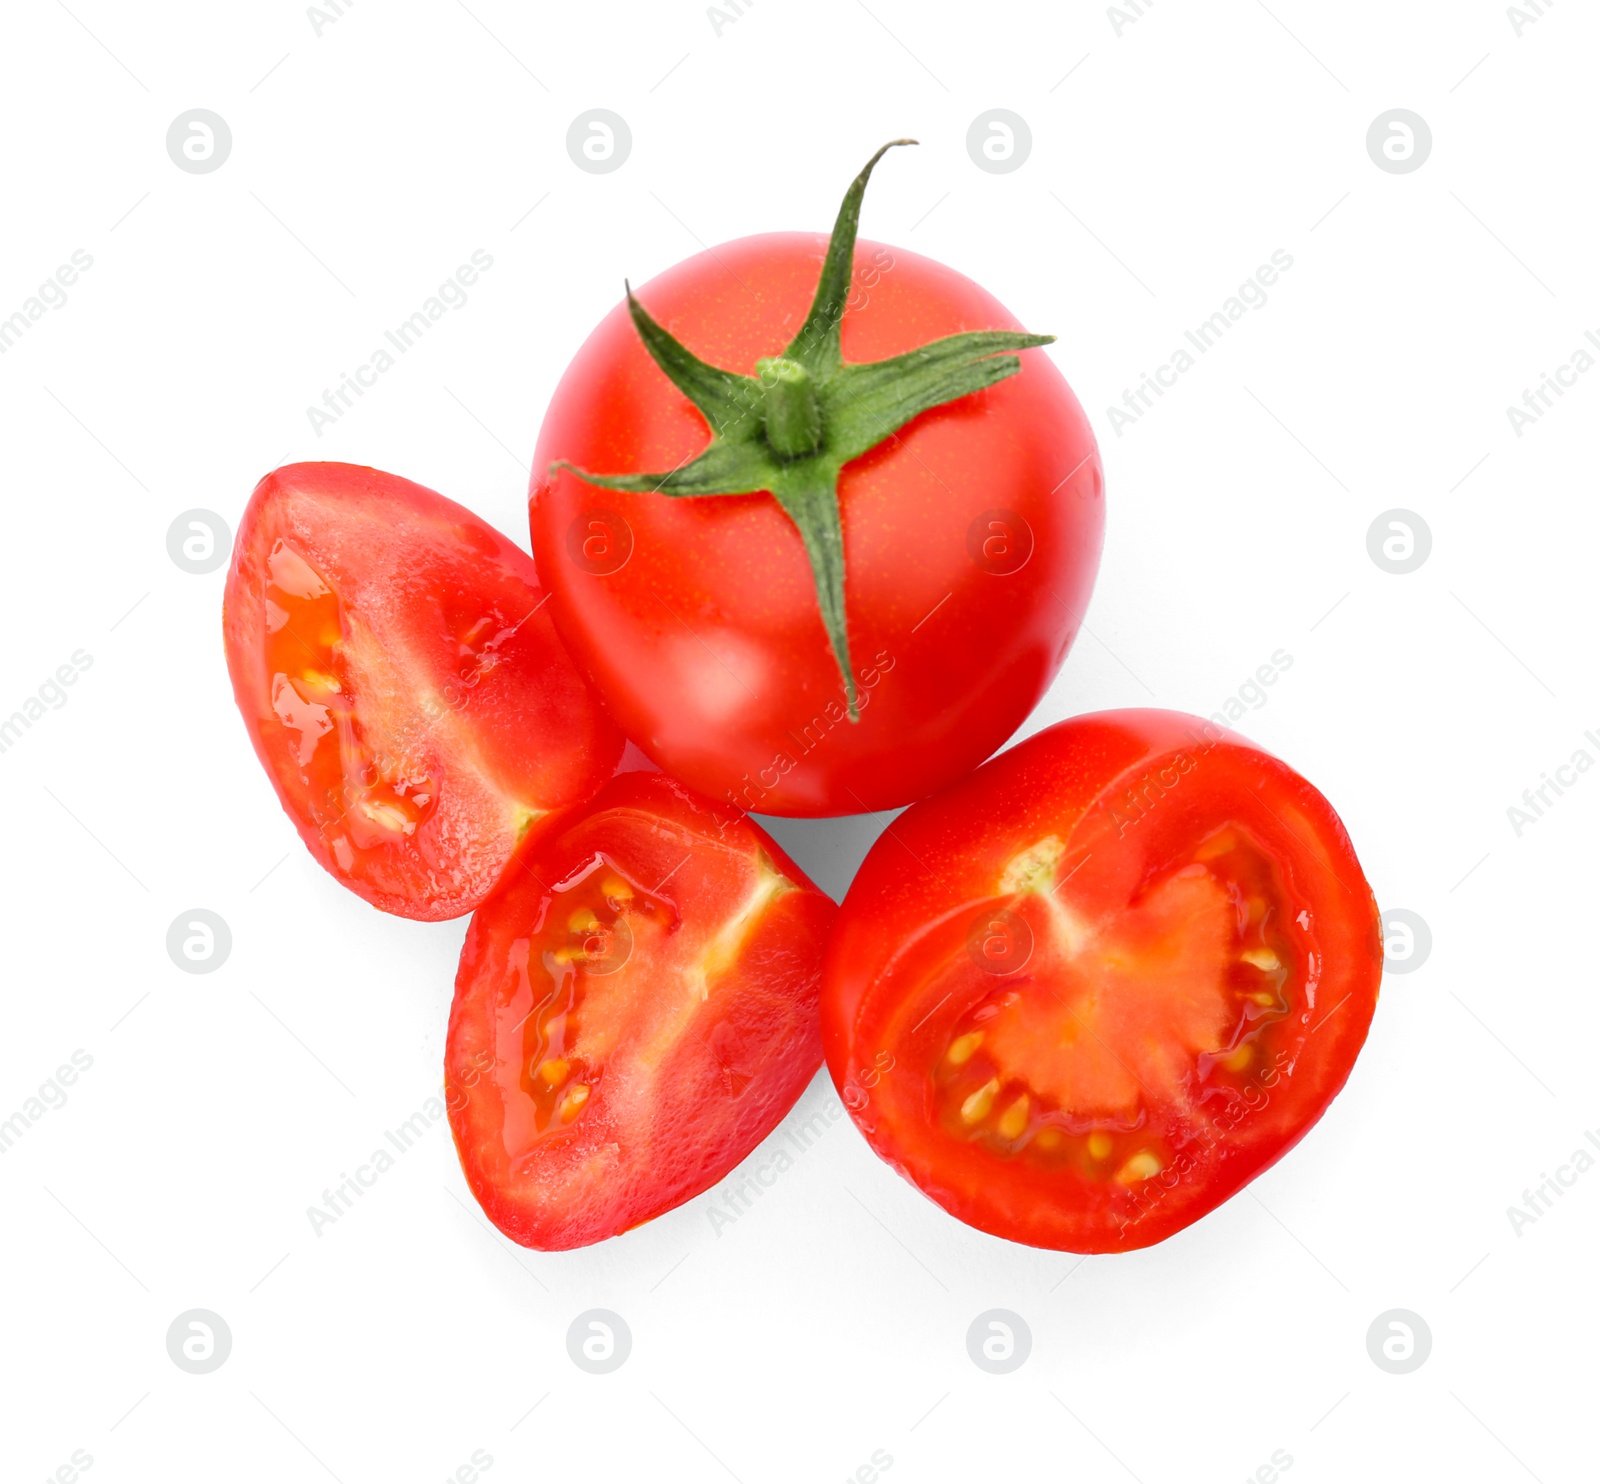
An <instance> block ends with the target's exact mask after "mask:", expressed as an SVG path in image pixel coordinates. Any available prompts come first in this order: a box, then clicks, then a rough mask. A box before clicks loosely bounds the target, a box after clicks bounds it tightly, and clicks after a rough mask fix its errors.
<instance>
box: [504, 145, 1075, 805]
mask: <svg viewBox="0 0 1600 1484" xmlns="http://www.w3.org/2000/svg"><path fill="white" fill-rule="evenodd" d="M881 153H882V152H881V151H880V154H881ZM875 158H876V157H875ZM870 170H871V165H869V166H868V167H867V171H863V172H862V175H861V176H860V177H859V178H858V179H857V181H856V182H855V184H854V185H853V186H852V187H851V193H850V194H849V195H847V197H846V199H845V204H844V208H843V209H842V210H841V213H840V220H839V224H838V225H837V226H836V228H835V231H834V234H833V237H832V238H831V239H829V238H825V237H822V236H819V235H815V234H810V233H778V234H772V235H767V236H759V237H748V238H744V239H741V240H739V241H737V242H732V243H729V244H727V245H725V246H722V247H718V248H716V249H714V250H712V251H708V252H705V253H701V254H699V255H698V256H696V257H693V258H690V259H688V260H687V261H685V262H683V263H680V264H679V265H678V266H677V267H675V268H673V269H671V270H669V271H668V272H666V273H664V274H662V275H661V276H660V277H659V278H656V279H653V280H652V281H651V282H649V283H648V284H646V285H644V287H643V288H641V289H640V290H639V292H638V295H637V297H636V298H634V297H633V296H632V295H630V299H629V302H628V303H626V304H621V305H618V306H617V307H616V309H614V310H613V311H612V312H611V313H610V314H609V315H608V316H607V317H606V318H605V319H604V320H603V321H602V322H601V323H600V325H599V327H598V328H597V329H596V330H595V331H594V333H593V334H592V335H591V336H590V337H589V339H588V340H587V342H585V344H584V346H583V348H582V349H581V350H580V351H579V352H578V355H577V357H576V358H575V359H574V361H573V363H572V365H571V367H570V368H569V369H568V371H567V373H566V375H565V377H564V378H563V380H562V382H561V384H560V386H559V388H558V389H557V391H556V394H555V398H554V400H553V401H552V403H551V405H550V410H549V412H548V414H547V415H546V418H545V421H544V426H543V429H542V431H541V433H540V437H539V445H538V449H537V452H536V454H535V458H534V475H533V480H532V487H531V492H530V519H531V526H532V532H533V547H534V555H535V559H536V561H537V563H538V567H539V574H540V579H541V581H542V583H543V585H544V586H545V587H547V588H548V589H549V591H550V593H551V605H550V606H551V608H552V610H553V612H554V614H555V619H556V624H557V626H558V628H559V629H560V631H561V633H562V636H563V637H564V638H565V639H566V641H567V644H568V647H569V648H570V649H571V650H572V651H573V653H574V655H575V657H576V658H577V659H578V661H579V663H580V665H582V667H583V668H584V669H585V671H586V672H587V674H588V675H589V677H590V678H591V679H592V680H593V681H594V683H595V684H596V686H597V687H598V688H599V690H600V691H601V693H602V695H603V696H604V697H605V699H606V701H607V704H608V705H609V707H610V709H611V711H612V712H613V714H614V715H615V716H616V718H617V719H618V721H619V722H620V723H621V725H622V728H623V730H624V731H625V732H626V733H627V735H628V736H629V737H630V738H631V739H632V740H633V741H634V742H635V743H636V744H637V745H638V746H639V747H640V748H642V749H643V750H644V751H645V752H646V753H648V754H649V756H650V757H651V758H652V759H654V761H655V762H656V763H657V764H659V765H660V766H662V767H664V768H666V769H667V770H668V771H669V772H671V773H673V774H675V775H676V776H678V777H680V778H682V779H684V780H685V781H686V782H688V783H690V784H692V785H694V786H695V787H696V788H698V789H700V790H702V791H704V792H706V793H708V794H710V795H711V796H712V797H713V798H716V799H719V800H724V801H727V802H730V803H732V804H734V805H736V806H737V807H740V808H744V809H752V810H757V811H760V812H764V813H772V814H794V815H829V814H850V813H857V812H862V811H867V810H878V809H887V808H891V807H894V806H897V805H900V804H904V803H907V802H908V801H910V800H912V799H916V798H920V797H922V796H923V795H925V794H927V793H929V792H931V791H933V790H934V789H937V788H939V787H941V786H943V785H944V784H947V783H949V782H951V781H953V780H954V779H956V778H958V777H960V776H962V775H963V774H965V773H967V772H969V771H970V770H971V769H972V768H973V767H975V766H976V765H977V764H978V763H980V762H982V761H983V759H984V758H986V757H987V756H988V755H989V754H990V753H992V752H993V751H994V750H995V749H996V748H997V747H998V746H1000V745H1001V744H1002V743H1003V742H1004V741H1005V739H1006V738H1007V737H1008V736H1010V735H1011V733H1012V732H1013V731H1014V730H1015V729H1016V727H1017V726H1018V725H1020V723H1021V722H1022V721H1023V720H1024V719H1025V718H1026V717H1027V715H1028V713H1029V712H1030V711H1031V710H1032V709H1033V707H1034V705H1035V703H1036V702H1037V701H1038V699H1039V697H1040V696H1041V695H1042V694H1043V693H1044V691H1045V689H1046V688H1047V687H1048V685H1049V684H1050V681H1051V679H1052V678H1053V677H1054V675H1055V673H1056V671H1057V669H1058V668H1059V667H1060V665H1061V662H1062V660H1063V658H1064V657H1065V655H1066V653H1067V649H1068V647H1069V646H1070V644H1071V643H1072V640H1073V638H1074V637H1075V636H1076V634H1077V631H1078V627H1079V622H1080V617H1081V615H1082V613H1083V611H1084V607H1085V605H1086V604H1087V602H1088V599H1089V591H1090V587H1091V585H1092V583H1093V579H1094V573H1095V568H1096V566H1097V564H1098V560H1099V554H1100V545H1101V534H1102V527H1103V519H1104V501H1103V497H1102V476H1101V469H1100V459H1099V454H1098V451H1097V449H1096V446H1095V441H1094V436H1093V434H1092V433H1091V432H1090V429H1089V424H1088V422H1087V420H1086V419H1085V417H1084V414H1083V411H1082V409H1081V408H1080V407H1079V405H1078V402H1077V400H1076V398H1075V397H1074V396H1073V394H1072V391H1071V389H1070V388H1069V387H1068V386H1067V384H1066V382H1065V380H1064V379H1063V378H1062V376H1061V374H1060V373H1059V372H1058V371H1057V370H1056V368H1055V367H1054V366H1053V365H1052V364H1051V363H1050V361H1049V360H1048V359H1046V357H1045V355H1044V353H1043V352H1042V351H1041V350H1039V349H1037V348H1035V347H1037V346H1038V345H1040V344H1042V343H1043V342H1044V341H1045V340H1046V339H1048V338H1049V337H1046V336H1035V335H1027V334H1024V333H1021V332H1020V330H1019V328H1018V326H1017V323H1016V321H1015V320H1014V319H1013V318H1012V317H1011V315H1010V314H1008V313H1007V312H1006V310H1005V309H1004V308H1003V307H1002V306H1001V305H1000V304H999V303H998V302H996V300H995V299H993V298H992V297H991V296H990V295H989V294H987V293H986V292H985V291H984V290H983V289H981V288H979V287H978V286H977V285H976V284H975V283H973V282H971V280H969V279H967V278H964V277H963V276H962V275H961V274H959V273H956V272H955V271H954V270H952V269H950V268H946V267H943V266H942V265H941V264H939V263H936V262H933V261H931V260H929V259H927V258H923V257H919V256H917V255H916V254H915V253H910V252H906V251H905V250H904V249H902V248H890V247H885V246H881V245H879V244H877V243H871V242H862V243H859V244H857V243H856V241H855V222H856V214H857V213H858V211H859V207H860V199H861V192H862V190H863V189H864V187H865V184H866V178H867V173H868V171H870ZM852 264H853V271H852ZM808 306H809V313H808ZM841 314H842V324H841V322H840V315H841ZM974 332H980V333H974ZM981 332H991V333H988V334H984V333H981ZM938 337H959V338H958V339H954V340H952V339H943V340H941V339H939V338H938ZM929 342H933V343H932V344H929ZM1015 351H1020V358H1019V357H1018V356H1016V355H1013V354H1002V352H1015ZM780 352H781V354H780ZM841 355H842V357H843V364H842V365H841V362H840V357H841ZM890 358H895V359H890ZM1019 359H1020V364H1019ZM863 363H875V364H873V365H871V366H867V365H864V364H863ZM664 368H666V369H664ZM669 372H670V374H669ZM919 408H920V409H922V410H920V411H918V409H919ZM908 413H909V414H910V416H909V417H907V415H906V414H908ZM708 434H709V435H714V436H711V440H710V442H709V443H708ZM558 460H559V461H561V464H562V465H563V467H559V468H556V469H552V468H551V465H552V463H553V462H554V461H558ZM568 464H570V465H575V466H579V467H581V468H582V469H583V470H585V471H589V475H590V476H592V477H586V476H585V475H580V474H579V473H578V472H577V470H576V469H574V468H571V467H565V465H568ZM648 471H657V472H654V473H651V472H648ZM661 471H665V472H661ZM601 476H610V477H607V478H605V479H603V480H602V479H601ZM739 491H744V493H739ZM852 710H854V711H855V712H857V713H858V715H859V719H858V720H856V719H852Z"/></svg>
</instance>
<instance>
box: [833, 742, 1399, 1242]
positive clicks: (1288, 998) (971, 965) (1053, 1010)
mask: <svg viewBox="0 0 1600 1484" xmlns="http://www.w3.org/2000/svg"><path fill="white" fill-rule="evenodd" d="M1381 974H1382V945H1381V941H1380V935H1379V928H1378V911H1377V906H1376V904H1375V903H1374V901H1373V897H1372V891H1371V888H1370V887H1368V885H1367V882H1366V880H1365V878H1364V877H1363V875H1362V873H1361V867H1360V865H1359V864H1358V863H1357V861H1356V856H1355V851H1354V849H1353V848H1352V847H1351V844H1350V840H1349V837H1348V836H1347V835H1346V834H1345V831H1344V827H1343V826H1342V825H1341V824H1340V822H1339V819H1338V817H1337V815H1335V814H1334V812H1333V809H1332V807H1331V806H1330V805H1329V804H1328V802H1327V800H1326V799H1324V798H1323V797H1322V795H1321V794H1319V793H1318V792H1317V791H1316V789H1314V788H1313V787H1312V786H1311V785H1310V784H1309V783H1307V782H1306V780H1305V779H1304V778H1301V777H1300V776H1299V775H1298V774H1297V773H1295V772H1294V771H1293V770H1292V769H1290V768H1288V767H1286V766H1285V765H1284V764H1283V763H1281V762H1279V761H1278V760H1277V759H1276V758H1274V757H1271V756H1269V755H1268V754H1266V753H1264V752H1262V751H1260V750H1259V749H1258V748H1255V747H1253V746H1251V745H1250V743H1248V742H1246V741H1245V740H1244V738H1242V737H1238V736H1235V735H1234V734H1233V733H1231V732H1226V731H1223V730H1222V729H1221V728H1219V727H1217V726H1215V725H1214V724H1213V723H1211V722H1205V721H1201V720H1199V719H1198V718H1196V717H1191V716H1183V715H1180V714H1178V713H1177V712H1171V711H1108V712H1102V713H1100V714H1098V715H1094V716H1083V717H1078V718H1076V719H1074V720H1072V721H1067V722H1062V723H1061V724H1060V725H1058V726H1054V727H1051V728H1049V729H1047V730H1046V731H1043V732H1040V733H1038V734H1037V735H1036V736H1033V737H1031V738H1029V739H1028V740H1027V741H1026V742H1023V743H1022V744H1020V745H1019V746H1017V747H1014V748H1012V749H1011V750H1010V751H1009V752H1007V753H1004V754H1003V755H1002V756H1000V757H998V758H996V759H994V760H993V761H992V762H989V763H987V764H986V765H985V766H984V767H982V768H980V769H979V770H978V771H977V772H976V773H974V774H973V775H972V776H970V777H969V778H967V779H966V780H965V781H963V782H962V783H960V784H958V785H957V786H955V787H954V788H951V789H948V790H946V791H945V792H943V793H941V794H936V795H934V796H933V797H932V798H929V799H926V800H924V801H923V802H921V803H919V804H916V805H914V806H913V807H912V808H911V809H909V810H908V811H907V812H906V813H905V814H903V815H901V816H900V818H899V819H897V820H896V821H895V822H894V824H893V825H891V826H890V827H889V830H888V831H887V833H886V834H885V835H884V836H883V837H882V838H881V839H880V840H879V841H878V843H877V844H876V845H875V846H874V847H873V849H872V851H871V852H870V854H869V855H868V856H867V859H866V861H865V862H864V863H863V865H862V867H861V870H860V872H859V874H858V875H857V876H856V879H855V881H854V883H853V884H852V886H851V888H850V891H849V894H848V895H847V896H846V898H845V901H844V904H843V907H842V908H841V910H840V916H839V923H838V927H837V929H836V931H835V933H834V936H833V940H832V943H831V945H830V948H829V952H828V962H827V969H826V975H825V982H824V992H823V1035H824V1044H825V1047H826V1050H827V1057H828V1066H829V1069H830V1071H831V1072H832V1074H833V1078H834V1081H835V1083H836V1084H837V1085H838V1087H839V1090H840V1094H841V1096H842V1097H843V1099H844V1102H845V1105H846V1106H847V1107H848V1108H850V1110H851V1113H852V1115H853V1116H854V1118H855V1121H856V1123H857V1125H858V1126H859V1127H860V1128H861V1130H862V1132H863V1133H865V1134H866V1136H867V1139H868V1141H869V1142H870V1143H871V1144H872V1146H873V1148H874V1149H876V1150H877V1151H878V1153H879V1154H880V1155H882V1156H883V1158H884V1159H886V1160H888V1161H889V1162H890V1163H892V1164H893V1165H894V1166H895V1167H896V1168H897V1169H899V1170H900V1171H901V1172H902V1173H904V1174H905V1175H906V1176H907V1177H908V1178H909V1179H910V1180H911V1181H912V1182H913V1183H915V1184H916V1185H917V1186H919V1187H920V1188H921V1189H922V1190H923V1191H924V1192H925V1193H926V1194H927V1195H929V1196H931V1197H932V1198H933V1199H934V1200H935V1201H937V1202H938V1203H939V1204H940V1205H941V1206H943V1207H944V1208H945V1209H946V1210H947V1211H949V1212H951V1213H952V1214H953V1215H955V1216H958V1217H960V1218H961V1219H962V1220H963V1221H966V1222H968V1223H970V1224H971V1225H973V1226H976V1227H979V1228H981V1229H982V1230H984V1231H987V1232H992V1233H994V1234H995V1235H997V1236H1002V1237H1009V1238H1011V1239H1013V1240H1015V1241H1019V1242H1027V1243H1030V1244H1032V1245H1034V1246H1038V1247H1053V1248H1058V1249H1063V1250H1066V1251H1072V1252H1116V1251H1125V1250H1128V1249H1131V1248H1135V1247H1147V1246H1149V1245H1150V1244H1151V1243H1153V1242H1158V1241H1160V1240H1162V1239H1163V1238H1165V1237H1168V1236H1171V1235H1172V1233H1174V1232H1176V1231H1179V1230H1181V1229H1182V1228H1183V1227H1185V1226H1188V1225H1189V1224H1190V1223H1191V1222H1193V1221H1195V1220H1197V1219H1198V1218H1200V1217H1201V1216H1204V1215H1205V1214H1206V1213H1207V1212H1208V1211H1210V1210H1212V1209H1213V1208H1214V1207H1216V1206H1217V1205H1219V1204H1220V1203H1221V1202H1223V1201H1224V1200H1226V1199H1227V1198H1228V1197H1229V1196H1231V1195H1233V1194H1234V1193H1235V1192H1236V1191H1238V1190H1239V1189H1240V1188H1241V1187H1242V1186H1243V1185H1245V1184H1246V1182H1248V1181H1249V1180H1251V1179H1253V1178H1254V1177H1255V1176H1256V1175H1258V1174H1260V1172H1261V1171H1262V1170H1264V1169H1266V1168H1267V1167H1268V1166H1269V1165H1271V1164H1272V1163H1273V1162H1274V1161H1275V1160H1277V1159H1278V1158H1279V1157H1280V1156H1281V1155H1282V1154H1284V1153H1285V1152H1286V1151H1287V1150H1288V1149H1289V1148H1291V1147H1292V1146H1293V1145H1294V1144H1295V1143H1296V1142H1297V1141H1298V1140H1299V1139H1300V1138H1301V1136H1302V1135H1304V1133H1305V1132H1306V1130H1307V1129H1309V1128H1310V1127H1311V1125H1312V1124H1313V1123H1315V1122H1316V1121H1317V1119H1318V1118H1320V1117H1321V1116H1322V1113H1323V1112H1324V1110H1325V1109H1326V1108H1327V1106H1328V1104H1329V1103H1330V1102H1331V1101H1332V1099H1333V1097H1334V1095H1335V1094H1336V1093H1337V1092H1338V1091H1339V1089H1340V1088H1341V1087H1342V1086H1343V1085H1344V1082H1345V1079H1346V1078H1347V1077H1348V1076H1349V1073H1350V1068H1351V1066H1352V1064H1353V1063H1354V1061H1355V1057H1356V1053H1357V1052H1358V1051H1359V1050H1360V1049H1361V1046H1362V1043H1363V1042H1364V1041H1365V1039H1366V1035H1367V1027H1368V1025H1369V1023H1370V1022H1371V1020H1372V1015H1373V1011H1374V1009H1375V1007H1376V1004H1377V997H1378V981H1379V979H1380V977H1381Z"/></svg>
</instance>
